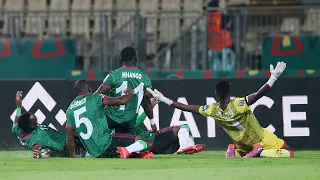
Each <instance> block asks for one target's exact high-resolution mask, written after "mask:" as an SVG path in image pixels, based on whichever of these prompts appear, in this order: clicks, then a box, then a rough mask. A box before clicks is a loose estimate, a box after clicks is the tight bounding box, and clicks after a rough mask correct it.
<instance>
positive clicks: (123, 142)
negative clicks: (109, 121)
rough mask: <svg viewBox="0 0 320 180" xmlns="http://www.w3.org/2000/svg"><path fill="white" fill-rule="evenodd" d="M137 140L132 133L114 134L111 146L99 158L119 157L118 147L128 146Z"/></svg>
mask: <svg viewBox="0 0 320 180" xmlns="http://www.w3.org/2000/svg"><path fill="white" fill-rule="evenodd" d="M134 142H135V136H134V135H131V134H113V136H112V142H111V144H110V146H109V148H108V149H107V150H106V152H104V153H103V154H101V155H100V156H99V157H98V158H119V154H118V153H117V147H119V146H121V147H126V146H129V145H131V144H133V143H134Z"/></svg>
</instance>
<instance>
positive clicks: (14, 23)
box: [3, 0, 25, 34]
mask: <svg viewBox="0 0 320 180" xmlns="http://www.w3.org/2000/svg"><path fill="white" fill-rule="evenodd" d="M4 9H5V10H6V11H15V12H17V13H14V14H10V16H9V15H8V14H5V15H4V19H5V21H4V29H3V32H4V34H8V33H11V32H15V33H16V34H20V31H22V30H23V29H24V27H23V25H24V24H23V21H24V20H25V19H24V16H23V14H22V13H21V11H22V10H23V9H24V0H10V1H5V4H4ZM13 28H14V29H13Z"/></svg>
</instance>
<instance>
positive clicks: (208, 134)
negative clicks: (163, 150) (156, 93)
mask: <svg viewBox="0 0 320 180" xmlns="http://www.w3.org/2000/svg"><path fill="white" fill-rule="evenodd" d="M229 81H230V82H231V84H232V96H239V97H243V96H245V95H248V94H250V93H252V92H254V91H255V90H257V89H258V88H259V87H261V85H263V84H264V83H265V82H266V81H267V79H266V78H254V79H253V78H250V79H229ZM216 82H217V79H174V80H173V79H172V80H171V79H170V80H169V79H165V80H153V81H152V84H153V87H154V88H157V89H159V90H161V91H162V92H163V93H164V94H165V95H166V96H168V97H170V98H172V99H173V100H175V101H179V102H183V103H188V104H200V105H203V104H209V103H213V102H215V99H214V87H215V83H216ZM319 82H320V77H303V78H281V79H279V80H278V81H277V82H276V84H275V85H274V87H273V88H272V90H271V91H270V93H269V94H268V95H267V96H265V97H263V98H261V99H260V100H259V101H257V102H256V103H255V104H253V105H252V106H251V109H252V110H253V111H254V113H255V115H256V117H257V118H258V120H259V122H260V123H261V125H262V126H263V127H265V128H268V130H270V131H271V132H274V133H275V134H276V135H278V136H279V137H281V138H284V139H285V141H287V143H288V144H290V145H291V146H292V147H293V148H296V149H319V148H320V143H317V142H318V138H319V137H320V120H319V117H318V116H319V115H320V110H319V104H318V103H319V102H320V95H319V92H320V84H319ZM73 83H74V81H73V80H72V81H71V80H39V81H34V80H23V81H19V80H16V81H10V80H6V81H0V85H1V87H4V88H2V90H1V92H2V93H1V95H0V96H1V99H2V103H1V105H0V107H1V113H0V116H1V126H0V142H1V143H0V150H10V149H23V147H22V146H21V145H20V144H19V142H18V140H17V139H16V138H15V137H14V135H12V133H11V127H12V121H13V119H14V115H15V113H14V110H15V101H14V98H15V93H16V91H17V90H22V91H23V95H24V99H23V106H24V109H25V110H28V111H31V112H33V113H35V114H36V116H37V117H38V121H39V123H42V124H47V125H50V126H51V127H52V128H55V129H57V130H59V131H64V126H65V122H66V117H65V111H66V109H67V107H68V105H69V104H70V102H71V101H72V100H73V98H74V97H75V96H74V94H73ZM100 83H101V81H90V84H91V85H92V88H93V89H96V88H97V87H98V86H99V85H100ZM141 111H142V110H141ZM154 115H155V119H156V120H157V122H158V123H159V124H160V128H164V127H167V126H170V125H179V124H183V123H188V124H189V126H190V129H191V132H192V134H193V136H194V137H195V138H196V141H197V143H204V144H206V145H207V147H208V149H226V148H227V145H228V144H229V143H231V141H230V140H229V138H228V136H227V135H226V133H225V132H224V131H223V130H222V129H221V128H220V127H219V125H218V124H216V123H215V121H214V120H213V119H212V118H206V117H202V116H200V115H196V114H191V113H189V112H182V111H180V110H178V109H174V108H172V107H169V106H167V105H165V104H160V105H158V106H156V107H155V109H154ZM145 125H146V127H149V126H150V125H149V123H148V121H145Z"/></svg>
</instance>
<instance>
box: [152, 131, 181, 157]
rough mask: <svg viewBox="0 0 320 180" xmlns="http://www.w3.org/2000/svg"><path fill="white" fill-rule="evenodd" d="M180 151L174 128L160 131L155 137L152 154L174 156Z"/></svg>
mask: <svg viewBox="0 0 320 180" xmlns="http://www.w3.org/2000/svg"><path fill="white" fill-rule="evenodd" d="M178 149H179V140H178V138H177V137H175V136H174V133H173V127H168V128H164V129H160V130H159V131H158V132H157V133H156V136H155V139H154V142H153V146H152V148H151V150H150V151H151V152H153V153H154V154H173V153H175V152H177V150H178Z"/></svg>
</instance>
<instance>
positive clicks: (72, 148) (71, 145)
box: [66, 128, 76, 158]
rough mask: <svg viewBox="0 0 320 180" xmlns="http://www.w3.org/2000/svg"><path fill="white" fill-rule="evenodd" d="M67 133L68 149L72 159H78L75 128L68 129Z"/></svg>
mask: <svg viewBox="0 0 320 180" xmlns="http://www.w3.org/2000/svg"><path fill="white" fill-rule="evenodd" d="M66 133H67V148H68V151H69V154H70V157H72V158H74V157H76V145H75V142H74V134H73V128H66Z"/></svg>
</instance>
